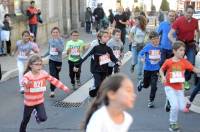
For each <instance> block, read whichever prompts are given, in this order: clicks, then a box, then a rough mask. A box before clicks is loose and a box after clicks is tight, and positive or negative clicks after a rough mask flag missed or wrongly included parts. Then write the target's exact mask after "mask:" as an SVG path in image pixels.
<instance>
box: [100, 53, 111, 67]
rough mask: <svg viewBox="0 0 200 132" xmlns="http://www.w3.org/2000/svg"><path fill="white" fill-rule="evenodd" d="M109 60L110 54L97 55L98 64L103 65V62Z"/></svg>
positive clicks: (105, 62)
mask: <svg viewBox="0 0 200 132" xmlns="http://www.w3.org/2000/svg"><path fill="white" fill-rule="evenodd" d="M109 62H111V60H110V55H108V54H105V55H102V56H99V64H100V65H104V64H107V63H109Z"/></svg>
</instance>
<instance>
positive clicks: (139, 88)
mask: <svg viewBox="0 0 200 132" xmlns="http://www.w3.org/2000/svg"><path fill="white" fill-rule="evenodd" d="M142 88H143V82H142V80H140V81H139V83H138V86H137V89H138V92H140V91H142Z"/></svg>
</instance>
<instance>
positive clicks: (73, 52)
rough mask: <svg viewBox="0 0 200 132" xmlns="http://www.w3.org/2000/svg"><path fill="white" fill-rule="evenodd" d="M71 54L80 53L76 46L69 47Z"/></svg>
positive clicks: (76, 54)
mask: <svg viewBox="0 0 200 132" xmlns="http://www.w3.org/2000/svg"><path fill="white" fill-rule="evenodd" d="M71 55H73V56H79V55H80V51H79V49H78V48H72V49H71Z"/></svg>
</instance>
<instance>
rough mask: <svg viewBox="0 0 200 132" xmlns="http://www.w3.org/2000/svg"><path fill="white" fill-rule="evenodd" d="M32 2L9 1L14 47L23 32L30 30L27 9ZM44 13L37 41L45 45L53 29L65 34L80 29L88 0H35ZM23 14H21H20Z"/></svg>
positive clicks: (28, 0) (25, 0) (26, 0)
mask: <svg viewBox="0 0 200 132" xmlns="http://www.w3.org/2000/svg"><path fill="white" fill-rule="evenodd" d="M30 1H31V0H9V11H10V14H11V15H12V14H15V15H12V17H11V18H12V24H13V26H14V28H13V30H12V32H11V34H12V35H11V40H12V43H13V44H12V45H14V43H15V42H16V40H18V39H20V38H21V33H22V31H24V30H26V29H28V24H27V16H26V8H27V7H28V6H29V5H30ZM35 2H36V6H37V8H39V9H40V10H41V12H42V19H43V21H44V22H43V24H39V26H38V35H37V41H38V43H39V44H44V43H45V42H47V39H48V38H49V36H50V31H51V29H52V27H54V26H58V27H59V28H60V29H61V32H62V33H63V34H69V32H70V31H71V30H72V29H78V28H80V26H81V23H84V12H85V8H86V0H35ZM19 12H21V13H19Z"/></svg>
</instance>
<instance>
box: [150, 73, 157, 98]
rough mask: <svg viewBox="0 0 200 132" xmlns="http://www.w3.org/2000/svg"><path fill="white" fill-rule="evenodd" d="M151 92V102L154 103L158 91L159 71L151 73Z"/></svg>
mask: <svg viewBox="0 0 200 132" xmlns="http://www.w3.org/2000/svg"><path fill="white" fill-rule="evenodd" d="M150 80H151V92H150V96H149V100H150V101H154V98H155V95H156V91H157V81H158V71H153V72H151V78H150Z"/></svg>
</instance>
